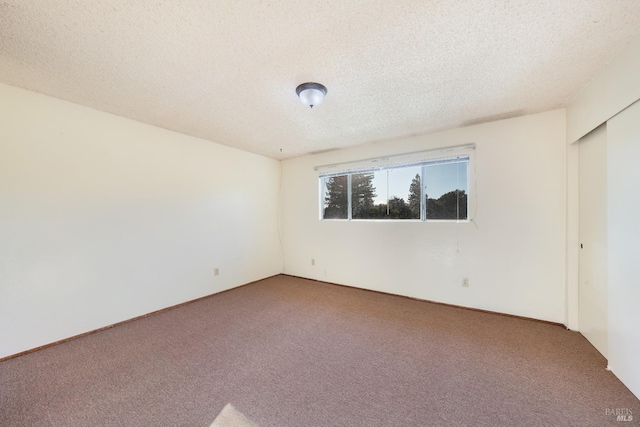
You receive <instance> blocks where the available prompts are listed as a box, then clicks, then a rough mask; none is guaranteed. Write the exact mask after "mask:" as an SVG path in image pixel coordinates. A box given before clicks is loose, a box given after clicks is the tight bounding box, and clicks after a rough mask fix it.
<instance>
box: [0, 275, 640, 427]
mask: <svg viewBox="0 0 640 427" xmlns="http://www.w3.org/2000/svg"><path fill="white" fill-rule="evenodd" d="M606 365H607V363H606V360H605V359H604V358H603V357H602V356H601V355H600V354H599V353H598V352H597V351H596V350H595V349H594V348H593V347H592V346H591V344H589V343H588V342H587V341H586V340H585V339H584V338H583V337H582V336H581V335H580V334H578V333H576V332H570V331H567V330H566V329H564V328H562V327H560V326H556V325H550V324H546V323H541V322H535V321H530V320H523V319H517V318H512V317H507V316H500V315H495V314H488V313H482V312H477V311H470V310H464V309H459V308H453V307H448V306H443V305H438V304H432V303H428V302H423V301H416V300H412V299H408V298H402V297H396V296H390V295H383V294H379V293H375V292H368V291H363V290H359V289H353V288H346V287H340V286H335V285H330V284H325V283H319V282H314V281H309V280H304V279H298V278H294V277H288V276H277V277H273V278H270V279H266V280H263V281H260V282H256V283H253V284H250V285H247V286H244V287H240V288H237V289H234V290H231V291H228V292H224V293H221V294H219V295H215V296H213V297H211V298H207V299H204V300H201V301H198V302H195V303H193V304H189V305H186V306H183V307H179V308H177V309H174V310H170V311H167V312H164V313H160V314H157V315H154V316H149V317H146V318H143V319H141V320H138V321H135V322H130V323H127V324H124V325H121V326H118V327H115V328H112V329H108V330H105V331H102V332H99V333H96V334H92V335H88V336H86V337H83V338H80V339H77V340H73V341H70V342H67V343H65V344H62V345H59V346H55V347H51V348H48V349H44V350H42V351H38V352H35V353H32V354H29V355H26V356H22V357H18V358H15V359H11V360H8V361H5V362H2V363H0V426H3V427H12V426H29V427H31V426H38V427H45V426H65V427H74V426H82V427H87V426H202V427H206V426H209V425H211V422H212V420H214V419H215V418H216V416H217V415H218V413H219V412H220V411H221V410H222V408H223V407H224V406H225V405H226V404H227V403H229V402H231V403H232V404H233V406H234V407H235V408H236V409H237V410H238V411H239V412H241V413H242V414H244V415H245V416H246V417H247V418H248V419H249V420H251V421H252V422H253V423H255V424H257V425H259V426H260V427H320V426H322V427H324V426H344V427H375V426H385V427H389V426H490V427H494V426H509V427H512V426H597V427H601V426H606V425H612V426H618V427H620V426H623V425H624V426H628V425H638V423H637V421H638V419H640V402H639V401H638V399H637V398H636V397H635V396H634V395H633V394H632V393H631V392H630V391H629V390H628V389H627V388H626V387H625V386H624V385H623V384H622V383H621V382H620V381H619V380H618V379H617V378H616V377H615V376H614V375H613V374H612V373H611V372H608V371H606V370H605V367H606ZM612 408H613V409H615V408H626V409H629V410H631V411H632V413H633V416H634V421H633V422H616V421H615V416H611V415H608V414H607V412H606V410H607V409H612Z"/></svg>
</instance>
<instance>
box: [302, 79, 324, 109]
mask: <svg viewBox="0 0 640 427" xmlns="http://www.w3.org/2000/svg"><path fill="white" fill-rule="evenodd" d="M296 93H297V94H298V97H300V102H302V103H303V104H304V105H307V106H309V107H311V108H313V106H314V105H319V104H322V101H323V100H324V97H325V95H326V94H327V88H326V87H324V86H323V85H321V84H320V83H313V82H308V83H302V84H301V85H300V86H298V87H297V88H296Z"/></svg>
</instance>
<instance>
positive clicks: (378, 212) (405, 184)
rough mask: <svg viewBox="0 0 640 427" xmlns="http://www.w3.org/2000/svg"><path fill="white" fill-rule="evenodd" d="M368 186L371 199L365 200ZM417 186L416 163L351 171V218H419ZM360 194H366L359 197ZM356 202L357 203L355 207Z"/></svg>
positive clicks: (418, 189) (418, 173)
mask: <svg viewBox="0 0 640 427" xmlns="http://www.w3.org/2000/svg"><path fill="white" fill-rule="evenodd" d="M356 177H357V178H356ZM356 179H357V180H358V184H356ZM369 181H370V182H371V184H369ZM370 188H372V189H373V195H372V196H371V199H372V203H368V202H369V194H370V193H369V189H370ZM420 188H421V185H420V166H410V167H406V168H394V169H387V170H382V171H376V172H369V173H362V174H353V176H352V196H353V199H352V200H353V207H354V209H353V212H352V217H353V218H354V219H420ZM362 194H364V195H366V196H367V197H361V195H362ZM361 202H362V203H361ZM365 202H366V203H365ZM357 203H361V204H360V205H358V207H357V208H356V206H357Z"/></svg>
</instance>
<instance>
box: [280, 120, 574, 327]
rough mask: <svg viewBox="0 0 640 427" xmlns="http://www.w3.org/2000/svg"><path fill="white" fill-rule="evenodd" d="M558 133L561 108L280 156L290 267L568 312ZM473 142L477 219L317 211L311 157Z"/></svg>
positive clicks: (426, 295)
mask: <svg viewBox="0 0 640 427" xmlns="http://www.w3.org/2000/svg"><path fill="white" fill-rule="evenodd" d="M565 140H566V127H565V111H564V110H556V111H551V112H546V113H542V114H536V115H531V116H525V117H519V118H515V119H508V120H503V121H499V122H493V123H488V124H482V125H477V126H472V127H467V128H461V129H455V130H452V131H447V132H442V133H437V134H431V135H425V136H419V137H413V138H406V139H402V140H395V141H386V142H380V143H372V144H366V145H363V146H358V147H355V148H350V149H345V150H340V151H334V152H328V153H322V154H317V155H309V156H304V157H300V158H296V159H291V160H285V161H283V162H282V174H283V189H282V223H283V230H282V235H283V246H284V253H285V259H284V269H285V273H287V274H292V275H297V276H302V277H308V278H313V279H319V280H326V281H329V282H334V283H340V284H345V285H351V286H356V287H362V288H367V289H373V290H378V291H383V292H390V293H394V294H400V295H407V296H411V297H416V298H422V299H428V300H434V301H440V302H446V303H451V304H458V305H463V306H468V307H476V308H480V309H487V310H494V311H499V312H503V313H511V314H516V315H521V316H528V317H533V318H538V319H544V320H549V321H554V322H564V321H565V296H566V295H565V279H566V277H565V276H566V275H565V236H566V233H565V229H566V158H565V155H566V149H567V147H566V144H565ZM468 143H475V144H476V150H475V160H476V179H475V182H476V191H477V213H476V215H475V224H474V223H459V224H456V223H416V222H401V221H395V222H355V221H352V222H347V221H319V220H318V212H319V196H318V187H319V184H318V175H317V173H316V172H315V171H314V167H315V166H319V165H325V164H332V163H339V162H345V161H355V160H358V159H366V158H371V157H377V156H384V155H391V154H399V153H405V152H413V151H419V150H425V149H430V148H438V147H444V146H452V145H460V144H468ZM472 186H473V179H472ZM473 210H474V209H473V208H472V211H473ZM476 225H477V227H476ZM458 247H459V252H458ZM311 258H314V259H315V260H316V265H315V266H312V265H311ZM325 272H326V275H325ZM463 276H465V277H469V279H470V284H471V286H470V287H469V288H463V287H461V278H462V277H463Z"/></svg>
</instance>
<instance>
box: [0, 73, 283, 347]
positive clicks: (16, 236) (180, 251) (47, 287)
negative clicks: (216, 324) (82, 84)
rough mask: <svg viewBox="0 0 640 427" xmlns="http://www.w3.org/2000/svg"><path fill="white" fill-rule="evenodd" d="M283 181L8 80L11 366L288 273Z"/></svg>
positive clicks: (4, 332)
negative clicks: (64, 343) (80, 337)
mask: <svg viewBox="0 0 640 427" xmlns="http://www.w3.org/2000/svg"><path fill="white" fill-rule="evenodd" d="M211 114H215V112H211ZM279 174H280V164H279V162H277V161H275V160H271V159H267V158H264V157H261V156H257V155H253V154H249V153H246V152H242V151H239V150H236V149H232V148H229V147H226V146H223V145H219V144H215V143H212V142H208V141H204V140H200V139H196V138H192V137H187V136H184V135H180V134H177V133H173V132H170V131H167V130H163V129H159V128H156V127H153V126H149V125H145V124H142V123H138V122H135V121H132V120H128V119H124V118H121V117H117V116H113V115H110V114H106V113H102V112H99V111H95V110H92V109H89V108H85V107H81V106H78V105H74V104H71V103H68V102H64V101H61V100H58V99H54V98H50V97H46V96H43V95H40V94H36V93H33V92H28V91H25V90H22V89H18V88H15V87H11V86H6V85H2V84H0V357H3V356H7V355H11V354H15V353H18V352H20V351H24V350H27V349H30V348H34V347H37V346H41V345H44V344H47V343H50V342H53V341H56V340H60V339H63V338H66V337H69V336H73V335H76V334H79V333H82V332H86V331H89V330H93V329H96V328H100V327H102V326H106V325H109V324H113V323H115V322H118V321H122V320H125V319H129V318H132V317H135V316H138V315H142V314H145V313H148V312H151V311H154V310H158V309H161V308H164V307H167V306H171V305H174V304H177V303H180V302H183V301H187V300H191V299H194V298H197V297H200V296H204V295H208V294H212V293H215V292H218V291H221V290H224V289H228V288H231V287H234V286H238V285H241V284H244V283H247V282H250V281H253V280H258V279H261V278H264V277H268V276H271V275H274V274H278V273H280V272H281V268H282V259H281V258H282V256H281V248H280V245H279V239H278V230H277V215H278V206H277V202H276V200H277V198H278V191H279V179H280V175H279ZM216 267H218V268H219V269H220V275H219V276H217V277H214V274H213V271H214V268H216Z"/></svg>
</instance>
